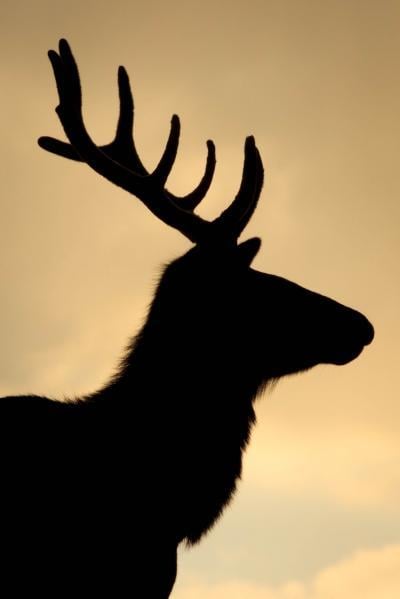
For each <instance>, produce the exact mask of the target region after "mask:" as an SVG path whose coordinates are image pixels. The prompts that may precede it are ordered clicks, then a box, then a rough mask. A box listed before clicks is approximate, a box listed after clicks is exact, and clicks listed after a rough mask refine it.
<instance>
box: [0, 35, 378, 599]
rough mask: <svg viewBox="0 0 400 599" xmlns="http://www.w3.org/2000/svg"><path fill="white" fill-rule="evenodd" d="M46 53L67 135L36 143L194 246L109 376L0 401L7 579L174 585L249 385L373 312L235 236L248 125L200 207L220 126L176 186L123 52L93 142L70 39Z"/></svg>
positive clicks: (229, 460) (243, 426) (360, 340)
mask: <svg viewBox="0 0 400 599" xmlns="http://www.w3.org/2000/svg"><path fill="white" fill-rule="evenodd" d="M49 58H50V61H51V64H52V67H53V70H54V75H55V80H56V84H57V89H58V94H59V100H60V103H59V106H58V107H57V108H56V111H57V113H58V116H59V118H60V121H61V123H62V126H63V128H64V131H65V133H66V135H67V138H68V139H69V142H70V143H66V142H62V141H59V140H56V139H54V138H50V137H42V138H40V139H39V144H40V146H41V147H42V148H45V149H46V150H48V151H50V152H53V153H55V154H58V155H60V156H64V157H66V158H70V159H73V160H79V161H83V162H85V163H87V164H88V165H89V166H90V167H91V168H92V169H94V170H95V171H96V172H97V173H99V174H100V175H102V176H104V177H105V178H106V179H108V180H110V181H111V182H112V183H114V184H115V185H118V186H120V187H122V188H123V189H125V190H126V191H128V192H130V193H132V194H133V195H135V196H136V197H138V198H139V199H140V200H141V201H142V202H143V203H144V204H145V205H146V206H147V207H148V208H149V210H151V212H153V213H154V214H155V215H156V216H157V217H158V218H160V219H161V220H162V221H164V222H165V223H167V224H168V225H170V226H172V227H174V228H175V229H177V230H178V231H180V232H181V233H183V234H184V235H185V236H186V237H187V238H188V239H189V240H190V241H191V242H193V243H194V246H193V247H192V248H191V249H190V250H189V251H188V252H187V253H186V254H184V255H183V256H181V257H180V258H178V259H177V260H174V261H173V262H172V263H171V264H169V265H168V266H167V267H166V268H165V270H164V272H163V274H162V277H161V280H160V282H159V285H158V288H157V290H156V293H155V297H154V300H153V302H152V304H151V307H150V309H149V313H148V316H147V320H146V322H145V324H144V326H143V328H142V329H141V331H140V332H139V334H138V335H137V336H136V338H135V339H134V340H133V341H132V343H131V345H130V347H129V349H128V351H127V353H126V355H125V358H124V359H123V360H122V363H121V365H120V367H119V369H118V371H117V373H116V374H115V376H113V378H112V379H111V380H110V382H109V383H108V384H106V385H105V386H104V388H102V389H100V390H99V391H98V392H95V393H93V394H91V395H89V396H86V397H83V398H79V399H74V400H70V401H66V402H59V401H55V400H52V399H48V398H46V397H39V396H36V395H32V396H18V397H6V398H3V399H2V400H1V402H0V432H1V434H0V446H1V447H0V449H1V491H0V498H1V506H2V511H1V514H2V516H1V531H0V544H1V561H0V568H1V581H2V582H1V584H2V586H3V594H4V592H5V591H4V589H9V590H8V591H7V593H6V596H10V597H11V596H13V597H14V596H15V597H17V596H18V597H20V596H27V595H28V593H29V595H37V596H41V597H46V598H47V597H52V598H54V597H56V598H57V597H63V596H66V597H67V596H68V597H78V596H79V597H97V596H100V593H101V594H102V595H104V596H109V597H128V596H129V597H135V598H136V597H137V598H138V599H146V598H149V599H166V598H167V597H168V596H169V595H170V592H171V589H172V587H173V584H174V581H175V577H176V551H177V546H178V545H179V544H180V543H181V542H186V543H188V544H194V543H197V542H198V541H199V540H200V539H201V537H202V536H203V535H204V534H205V533H206V532H207V531H208V530H209V529H210V528H211V527H212V526H213V524H214V523H215V522H216V520H217V519H218V518H219V516H220V515H221V513H222V511H223V510H224V508H225V507H226V506H227V505H228V503H229V501H230V500H231V498H232V496H233V494H234V492H235V489H236V485H237V482H238V480H239V478H240V475H241V468H242V454H243V451H244V449H245V447H246V445H247V443H248V441H249V438H250V432H251V428H252V426H253V425H254V423H255V414H254V410H253V401H254V399H255V397H256V395H257V394H258V393H259V392H260V391H261V390H262V389H263V388H265V387H266V386H267V385H268V383H270V382H271V381H274V380H276V379H277V378H279V377H282V376H284V375H289V374H292V373H297V372H300V371H304V370H307V369H309V368H312V367H313V366H315V365H317V364H320V363H331V364H346V363H348V362H350V361H351V360H353V359H354V358H356V357H357V356H358V355H359V354H360V353H361V351H362V349H363V347H364V346H365V345H367V344H369V343H370V342H371V341H372V339H373V334H374V333H373V328H372V326H371V324H370V323H369V322H368V320H367V319H366V318H365V317H364V316H363V315H362V314H360V313H359V312H357V311H355V310H352V309H350V308H348V307H345V306H343V305H341V304H339V303H337V302H335V301H333V300H331V299H329V298H327V297H324V296H322V295H319V294H317V293H314V292H312V291H309V290H307V289H304V288H302V287H300V286H299V285H296V284H295V283H292V282H290V281H287V280H286V279H283V278H281V277H279V276H275V275H270V274H265V273H262V272H258V271H256V270H254V269H252V268H251V266H250V265H251V262H252V260H253V258H254V256H255V255H256V254H257V252H258V250H259V247H260V240H259V239H258V238H253V239H249V240H247V241H244V242H242V243H238V238H239V236H240V234H241V232H242V231H243V230H244V228H245V226H246V224H247V223H248V221H249V219H250V218H251V216H252V214H253V212H254V209H255V207H256V205H257V201H258V198H259V195H260V192H261V188H262V185H263V167H262V162H261V158H260V155H259V152H258V150H257V148H256V145H255V142H254V139H253V137H248V138H247V139H246V143H245V150H244V167H243V175H242V181H241V185H240V189H239V191H238V193H237V195H236V197H235V199H234V200H233V202H232V203H231V204H230V205H229V206H228V208H226V210H225V211H224V212H223V213H222V214H221V215H220V216H219V217H218V218H216V219H215V220H213V221H211V222H207V221H206V220H204V219H202V218H201V217H200V216H198V215H196V214H195V213H194V209H195V208H196V206H197V205H198V204H199V202H200V201H201V200H202V199H203V197H204V196H205V195H206V193H207V190H208V188H209V185H210V183H211V180H212V177H213V172H214V167H215V150H214V145H213V143H212V142H211V141H209V142H207V144H208V157H207V163H206V168H205V172H204V176H203V178H202V179H201V181H200V183H199V185H198V186H197V187H196V189H195V190H194V191H193V192H191V193H190V194H188V195H186V196H185V197H177V196H175V195H174V194H172V193H171V192H170V191H168V190H167V189H166V188H165V183H166V180H167V177H168V175H169V173H170V170H171V168H172V165H173V162H174V160H175V156H176V152H177V147H178V139H179V128H180V125H179V119H178V117H177V116H174V117H173V118H172V121H171V131H170V135H169V139H168V142H167V144H166V148H165V151H164V153H163V155H162V158H161V160H160V162H159V164H158V166H157V167H156V168H155V170H154V171H153V172H152V173H151V174H149V173H148V171H147V170H146V168H145V167H144V166H143V164H142V162H141V160H140V158H139V156H138V154H137V151H136V149H135V145H134V141H133V136H132V127H133V99H132V94H131V90H130V85H129V79H128V76H127V74H126V71H125V70H124V68H123V67H120V69H119V72H118V86H119V98H120V114H119V120H118V126H117V131H116V136H115V139H114V140H113V141H112V142H111V143H110V144H107V145H105V146H101V147H98V146H96V145H95V144H94V143H93V141H92V140H91V138H90V137H89V135H88V133H87V131H86V129H85V126H84V123H83V118H82V108H81V86H80V79H79V73H78V69H77V65H76V63H75V60H74V57H73V55H72V53H71V50H70V47H69V45H68V43H67V42H66V41H65V40H61V41H60V45H59V52H58V53H57V52H55V51H52V50H51V51H50V52H49ZM49 368H51V365H49Z"/></svg>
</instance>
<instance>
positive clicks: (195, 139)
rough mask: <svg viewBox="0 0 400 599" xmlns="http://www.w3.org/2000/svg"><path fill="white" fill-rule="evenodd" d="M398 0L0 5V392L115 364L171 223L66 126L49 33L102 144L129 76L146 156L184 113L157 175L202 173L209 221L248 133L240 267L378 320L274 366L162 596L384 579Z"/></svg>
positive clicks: (391, 426)
mask: <svg viewBox="0 0 400 599" xmlns="http://www.w3.org/2000/svg"><path fill="white" fill-rule="evenodd" d="M399 30H400V4H399V2H398V1H397V0H396V1H389V0H381V1H380V2H376V1H375V2H372V1H369V0H357V1H356V0H318V1H317V0H315V1H314V0H276V1H271V0H237V1H234V0H231V1H230V2H228V1H226V0H220V1H218V0H213V1H211V0H203V1H202V2H193V1H192V0H186V1H183V0H182V1H181V0H169V1H168V2H165V1H161V0H147V1H146V2H143V3H139V2H135V1H132V0H131V1H129V2H128V1H126V0H124V1H120V2H118V0H116V1H115V2H113V3H111V2H104V1H103V0H96V1H94V0H90V1H85V0H79V1H78V0H68V1H66V0H58V1H57V2H54V0H53V1H50V0H35V2H28V1H27V0H25V1H21V0H13V1H12V2H11V1H9V0H3V2H2V18H1V20H0V34H1V35H0V48H1V54H0V57H1V58H0V60H1V69H0V81H1V90H2V91H1V108H2V110H1V133H2V143H1V148H0V152H1V160H2V164H3V173H2V178H1V185H2V191H1V214H2V218H1V224H0V226H1V236H0V240H1V241H0V243H1V251H0V269H1V278H2V292H1V295H0V320H1V332H2V339H3V344H2V350H0V394H2V395H5V394H18V393H26V392H32V393H40V394H48V395H51V396H54V397H59V398H62V397H68V396H73V395H77V394H81V393H85V392H87V391H91V390H93V389H94V388H96V387H97V386H99V385H100V384H102V383H103V382H104V381H105V380H106V379H107V378H108V376H109V375H110V373H111V372H112V371H113V368H114V366H115V364H116V362H117V360H118V358H119V356H120V355H121V350H122V348H123V347H124V346H125V344H126V342H127V339H128V337H129V336H131V335H132V334H133V333H135V332H136V331H137V329H138V327H139V326H140V323H141V322H142V319H143V316H144V314H145V309H146V306H147V304H148V302H149V301H150V299H151V295H152V290H153V289H154V284H155V281H156V280H157V277H158V274H159V272H160V266H161V265H162V264H164V263H166V262H167V261H168V260H170V259H172V258H173V257H175V256H177V255H179V253H181V252H183V251H185V249H186V248H187V247H188V242H187V241H186V240H185V239H183V238H182V237H181V236H179V234H178V233H177V232H176V231H172V230H169V229H168V228H167V227H166V226H165V225H163V224H162V223H160V222H158V221H157V220H156V219H155V218H154V217H153V216H152V215H151V214H150V213H149V212H148V211H146V209H145V208H144V207H143V206H142V204H141V203H140V202H139V201H138V200H136V199H135V198H134V197H132V196H129V195H128V194H126V193H124V192H123V191H122V190H120V189H116V188H113V187H112V186H111V185H110V184H109V183H108V182H106V181H105V180H103V179H100V178H99V177H97V176H96V175H95V174H94V173H93V172H91V171H90V170H89V169H88V168H86V167H85V166H83V165H78V164H74V163H69V162H67V161H63V160H62V159H60V158H57V157H54V156H51V155H49V154H46V153H45V152H43V151H42V150H40V149H39V148H38V146H37V145H36V138H37V137H39V136H40V135H54V136H60V135H61V127H60V125H59V124H58V122H57V118H56V115H55V113H54V107H55V106H56V93H55V86H54V83H53V78H52V73H51V69H50V65H49V63H48V59H47V56H46V52H47V50H48V49H49V48H56V44H57V41H58V39H59V38H60V37H66V38H67V39H68V40H69V41H70V43H71V45H72V48H73V51H74V52H75V55H76V57H77V59H78V62H79V65H80V68H81V74H82V78H83V85H84V101H85V110H86V115H87V123H88V126H89V127H90V130H91V131H92V132H93V136H94V137H95V139H96V140H97V141H98V142H99V143H105V142H107V141H109V140H110V139H111V136H112V133H113V129H114V125H115V122H116V115H117V89H116V69H117V66H118V65H119V64H124V65H125V66H126V67H127V69H128V71H129V73H130V74H131V81H132V84H133V88H134V92H135V98H136V106H137V111H136V114H137V121H136V139H137V145H138V147H139V151H140V152H141V154H142V156H143V158H144V162H145V164H147V165H148V166H149V167H151V166H152V165H154V164H155V163H156V162H157V159H158V157H159V155H160V153H161V151H162V148H163V145H164V143H165V140H166V137H167V134H168V129H169V119H170V116H171V115H172V114H173V113H174V112H177V113H178V114H179V115H180V116H181V119H182V140H181V146H180V152H179V154H178V158H177V161H176V165H175V167H174V171H173V174H172V176H171V178H170V181H169V186H170V188H171V190H173V191H176V192H178V193H179V192H184V191H185V190H189V189H191V188H192V187H193V186H194V184H195V183H196V182H197V181H198V179H199V177H200V176H201V173H202V169H203V165H204V160H205V154H206V152H205V140H206V139H208V138H212V139H214V141H215V142H216V147H217V159H218V163H217V172H216V175H215V178H214V183H213V186H212V188H211V190H210V192H209V194H208V196H207V198H206V199H205V200H204V202H203V204H204V207H203V206H202V207H201V210H200V212H201V214H202V215H204V216H206V217H210V216H212V215H215V214H217V213H218V212H219V211H220V210H221V209H222V208H223V207H224V206H226V205H227V203H229V201H230V200H231V199H232V197H233V195H234V194H235V193H236V190H237V187H238V184H239V181H240V176H241V165H242V155H243V142H244V138H245V136H246V135H248V134H254V135H255V136H256V140H257V144H258V147H259V148H260V151H261V153H262V156H263V159H264V165H265V168H266V183H265V187H264V191H263V195H262V199H261V202H260V206H259V208H258V210H257V212H256V214H255V216H254V218H253V220H252V222H251V224H250V225H249V227H248V229H247V231H246V236H248V237H250V236H251V235H260V236H261V237H262V239H263V246H262V250H261V252H260V254H259V256H258V257H257V260H256V264H255V265H256V267H257V268H259V269H260V270H265V271H268V272H273V273H276V274H280V275H282V276H285V277H287V278H290V279H292V280H294V281H296V282H298V283H300V284H302V285H304V286H307V287H310V288H312V289H314V290H316V291H319V292H321V293H324V294H326V295H330V296H332V297H334V298H335V299H337V300H339V301H341V302H343V303H346V304H348V305H351V306H353V307H355V308H357V309H359V310H360V311H362V312H364V313H365V314H366V315H367V316H368V317H369V318H370V320H371V321H372V322H373V324H374V326H375V331H376V338H375V341H374V343H373V344H372V346H371V347H369V348H367V350H366V351H365V352H364V353H363V354H362V355H361V357H360V358H359V359H358V360H357V361H355V362H353V363H351V364H348V365H347V366H344V367H340V368H338V367H333V366H325V367H318V368H316V369H314V370H312V371H310V372H308V373H307V374H304V375H301V376H297V377H293V378H290V379H287V380H284V381H281V382H280V383H279V384H278V386H277V387H276V389H275V390H274V391H273V392H272V393H271V394H270V395H269V397H264V398H261V399H260V400H259V401H258V403H257V414H258V425H257V428H256V430H255V433H254V435H253V439H252V443H251V447H250V450H249V451H248V452H247V454H246V459H245V467H244V477H243V481H242V483H241V485H240V489H239V492H238V494H237V496H236V499H235V501H234V503H233V505H232V506H231V508H229V509H228V511H227V512H226V514H225V516H224V517H223V519H222V520H221V521H220V522H219V523H218V525H217V526H216V527H215V529H214V530H213V531H212V532H211V533H210V534H209V535H208V537H207V538H206V539H205V540H204V541H203V543H202V544H201V545H200V546H199V547H196V548H194V549H192V550H190V551H187V550H182V551H181V556H180V564H179V576H178V583H177V585H176V588H175V590H174V592H173V595H172V598H173V599H198V598H200V597H209V598H210V599H228V598H229V599H239V598H242V597H246V598H247V599H261V598H263V599H331V598H335V599H336V598H339V597H340V599H359V598H360V599H361V597H362V598H363V599H395V598H397V597H399V596H400V474H399V464H400V405H399V383H398V364H399V354H400V352H399V337H400V319H399V315H398V310H399V298H400V280H399V274H400V273H399V258H400V251H399V250H400V182H399V170H400V169H399V156H400V152H399V150H400V147H399V146H400V141H399V140H400V118H399V106H400V68H399V67H400V64H399V63H400V60H399V56H400V36H399Z"/></svg>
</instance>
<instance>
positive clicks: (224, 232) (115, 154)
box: [38, 40, 263, 243]
mask: <svg viewBox="0 0 400 599" xmlns="http://www.w3.org/2000/svg"><path fill="white" fill-rule="evenodd" d="M48 55H49V58H50V62H51V64H52V67H53V71H54V76H55V80H56V85H57V90H58V95H59V100H60V103H59V105H58V106H57V108H56V112H57V114H58V116H59V119H60V121H61V124H62V126H63V128H64V131H65V133H66V136H67V138H68V139H69V141H70V144H68V143H66V142H62V141H60V140H58V139H54V138H52V137H41V138H40V139H39V140H38V143H39V145H40V146H41V147H42V148H44V149H45V150H48V151H50V152H52V153H54V154H57V155H59V156H63V157H65V158H69V159H72V160H79V161H83V162H86V163H87V164H88V165H89V166H90V167H91V168H92V169H93V170H95V171H96V172H97V173H99V174H100V175H102V176H104V177H105V178H106V179H108V180H109V181H111V182H112V183H114V184H115V185H118V186H119V187H122V188H123V189H125V190H126V191H128V192H130V193H132V194H134V195H135V196H137V197H138V198H139V199H140V200H141V201H142V202H143V203H144V204H145V205H146V206H147V207H148V208H149V209H150V210H151V211H152V212H153V213H154V214H155V215H156V216H157V217H158V218H160V219H161V220H162V221H164V222H165V223H167V224H169V225H171V226H172V227H174V228H176V229H178V230H179V231H181V233H183V234H184V235H185V236H186V237H188V238H189V239H190V240H191V241H193V242H195V243H202V242H206V241H208V240H210V239H216V238H217V239H219V238H221V240H222V239H224V240H225V241H226V240H231V241H234V240H236V239H237V237H238V236H239V235H240V233H241V231H242V230H243V229H244V227H245V226H246V224H247V222H248V221H249V219H250V217H251V215H252V213H253V212H254V209H255V207H256V204H257V201H258V198H259V195H260V192H261V188H262V184H263V167H262V162H261V158H260V155H259V152H258V150H257V148H256V146H255V142H254V138H253V137H248V138H247V139H246V143H245V160H244V167H243V174H242V181H241V185H240V189H239V192H238V194H237V196H236V197H235V199H234V201H233V202H232V203H231V205H230V206H229V207H228V208H227V209H226V210H225V211H224V212H223V213H222V214H221V215H220V216H219V217H218V218H216V219H215V220H214V221H212V222H209V221H206V220H204V219H202V218H201V217H200V216H198V215H196V214H194V212H193V210H194V209H195V208H196V206H197V205H198V204H199V203H200V202H201V200H202V199H203V198H204V196H205V195H206V193H207V191H208V189H209V187H210V184H211V181H212V178H213V175H214V169H215V148H214V144H213V142H212V141H208V142H207V147H208V154H207V162H206V168H205V171H204V175H203V177H202V179H201V181H200V183H199V184H198V186H197V187H196V188H195V189H194V190H193V191H192V192H191V193H189V194H188V195H186V196H183V197H179V196H176V195H174V194H172V193H171V192H170V191H168V190H167V189H166V188H165V187H164V186H165V183H166V180H167V178H168V176H169V174H170V172H171V169H172V166H173V164H174V161H175V158H176V154H177V150H178V143H179V133H180V122H179V117H178V116H176V115H174V116H173V117H172V119H171V130H170V134H169V137H168V141H167V144H166V147H165V150H164V152H163V155H162V156H161V159H160V161H159V163H158V165H157V166H156V168H155V169H154V171H153V172H152V173H149V172H148V171H147V169H146V168H145V167H144V166H143V164H142V162H141V160H140V158H139V156H138V153H137V151H136V147H135V143H134V140H133V133H132V130H133V121H134V103H133V97H132V92H131V88H130V84H129V78H128V75H127V73H126V71H125V69H124V67H120V68H119V70H118V89H119V104H120V108H119V119H118V125H117V130H116V134H115V137H114V140H113V141H112V142H111V143H109V144H106V145H104V146H100V147H99V146H96V145H95V143H94V142H93V141H92V139H91V137H90V136H89V134H88V132H87V131H86V127H85V125H84V122H83V116H82V93H81V84H80V78H79V72H78V67H77V65H76V62H75V59H74V57H73V55H72V52H71V49H70V47H69V44H68V42H67V41H66V40H60V44H59V54H57V52H55V51H54V50H50V51H49V53H48Z"/></svg>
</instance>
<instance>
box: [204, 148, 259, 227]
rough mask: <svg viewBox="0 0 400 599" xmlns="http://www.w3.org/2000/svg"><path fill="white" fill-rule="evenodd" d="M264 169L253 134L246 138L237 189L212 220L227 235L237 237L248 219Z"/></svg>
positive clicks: (257, 194)
mask: <svg viewBox="0 0 400 599" xmlns="http://www.w3.org/2000/svg"><path fill="white" fill-rule="evenodd" d="M263 181H264V169H263V164H262V161H261V156H260V153H259V151H258V149H257V147H256V145H255V140H254V137H253V136H249V137H247V138H246V142H245V148H244V164H243V173H242V180H241V183H240V188H239V191H238V193H237V195H236V197H235V199H234V200H233V202H232V203H231V205H230V206H228V208H227V209H226V210H224V211H223V212H222V214H221V215H220V216H219V217H218V218H217V219H216V220H215V221H214V223H215V224H216V225H217V226H218V227H219V228H221V229H222V230H223V231H225V232H226V234H227V235H228V236H229V237H233V238H237V237H239V235H240V233H241V232H242V231H243V229H244V227H245V226H246V224H247V223H248V221H249V220H250V218H251V216H252V214H253V212H254V210H255V208H256V206H257V202H258V199H259V197H260V193H261V189H262V186H263Z"/></svg>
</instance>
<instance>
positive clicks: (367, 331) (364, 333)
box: [356, 312, 375, 345]
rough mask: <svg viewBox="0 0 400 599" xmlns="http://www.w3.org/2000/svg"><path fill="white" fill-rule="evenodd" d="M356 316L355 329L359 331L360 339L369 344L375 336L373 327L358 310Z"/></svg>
mask: <svg viewBox="0 0 400 599" xmlns="http://www.w3.org/2000/svg"><path fill="white" fill-rule="evenodd" d="M356 318H357V329H358V330H359V332H360V340H361V341H362V342H363V343H364V345H369V344H370V343H371V342H372V340H373V338H374V336H375V331H374V327H373V326H372V324H371V323H370V322H369V320H368V319H367V318H365V316H364V315H363V314H361V313H360V312H356Z"/></svg>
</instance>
